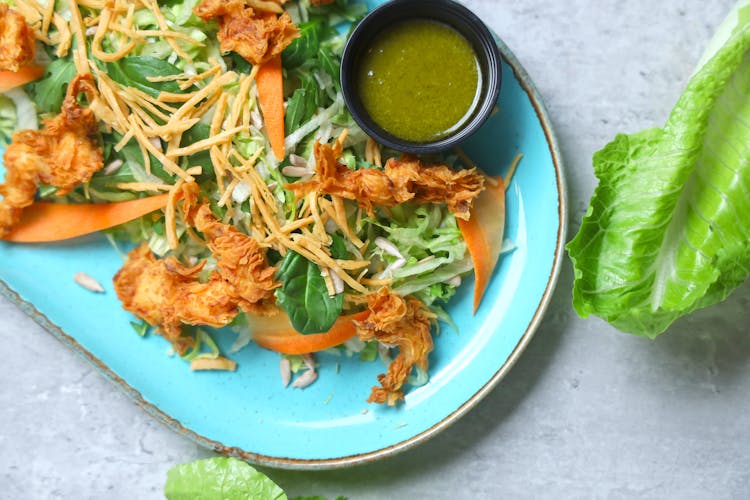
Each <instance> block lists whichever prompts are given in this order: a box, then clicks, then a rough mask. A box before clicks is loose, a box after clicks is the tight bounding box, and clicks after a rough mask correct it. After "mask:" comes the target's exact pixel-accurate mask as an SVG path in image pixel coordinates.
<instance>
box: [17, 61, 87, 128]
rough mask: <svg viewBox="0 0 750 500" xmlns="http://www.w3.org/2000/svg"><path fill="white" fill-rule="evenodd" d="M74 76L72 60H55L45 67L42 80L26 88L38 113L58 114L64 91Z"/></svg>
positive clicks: (74, 68) (74, 69)
mask: <svg viewBox="0 0 750 500" xmlns="http://www.w3.org/2000/svg"><path fill="white" fill-rule="evenodd" d="M75 76H76V66H75V64H73V60H72V58H70V57H68V58H65V59H55V60H54V61H52V62H51V63H50V65H49V66H47V69H46V71H45V72H44V76H43V77H42V79H40V80H37V81H36V82H33V83H30V84H29V85H27V86H26V89H27V90H28V91H29V94H30V96H31V98H32V99H33V101H34V103H36V107H37V111H38V112H39V113H42V114H44V113H59V112H60V108H61V107H62V102H63V99H65V91H66V90H67V88H68V84H69V83H70V81H71V80H72V79H73V78H74V77H75Z"/></svg>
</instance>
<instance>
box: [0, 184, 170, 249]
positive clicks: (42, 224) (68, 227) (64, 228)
mask: <svg viewBox="0 0 750 500" xmlns="http://www.w3.org/2000/svg"><path fill="white" fill-rule="evenodd" d="M167 197H168V195H166V194H162V195H157V196H150V197H148V198H139V199H137V200H130V201H123V202H120V203H102V204H83V203H80V204H72V203H42V202H40V203H35V204H34V205H32V206H31V207H30V208H28V209H27V210H25V211H24V214H23V218H22V219H21V223H20V224H19V225H18V226H17V227H16V228H15V229H14V230H13V232H12V233H10V234H9V235H8V236H7V237H5V238H4V239H6V240H8V241H15V242H19V243H41V242H48V241H61V240H66V239H69V238H76V237H78V236H83V235H86V234H91V233H94V232H96V231H102V230H104V229H109V228H112V227H115V226H119V225H120V224H124V223H126V222H129V221H131V220H134V219H137V218H139V217H142V216H144V215H146V214H149V213H151V212H153V211H154V210H159V209H160V208H164V206H165V205H166V204H167ZM71 221H75V224H71Z"/></svg>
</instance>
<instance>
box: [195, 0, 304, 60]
mask: <svg viewBox="0 0 750 500" xmlns="http://www.w3.org/2000/svg"><path fill="white" fill-rule="evenodd" d="M264 3H267V4H270V5H276V6H278V4H277V3H274V2H264ZM252 4H253V5H254V6H255V7H256V8H255V9H254V8H252V7H249V6H248V5H247V2H246V1H245V0H203V1H202V2H201V3H200V4H198V5H197V6H196V7H195V9H194V10H193V12H194V13H195V15H197V16H198V17H200V18H201V19H203V20H204V21H210V20H211V19H217V20H218V22H219V33H218V35H217V36H218V38H219V42H220V44H221V50H223V51H233V52H236V53H237V54H239V55H241V56H242V57H244V58H245V59H246V60H247V61H248V62H250V63H252V64H253V65H256V64H263V63H264V62H267V61H268V60H270V59H272V58H273V57H275V56H277V55H278V54H281V51H283V50H284V49H285V48H286V47H287V46H288V45H289V44H290V43H292V40H294V39H295V38H297V37H298V36H299V31H298V30H297V27H296V26H295V25H294V23H293V22H292V18H291V17H289V14H288V13H287V12H284V13H282V14H281V15H280V16H278V17H277V16H276V14H275V13H270V12H268V10H267V9H258V7H263V3H259V2H252ZM256 9H258V10H256ZM264 10H265V11H264ZM279 10H280V9H279Z"/></svg>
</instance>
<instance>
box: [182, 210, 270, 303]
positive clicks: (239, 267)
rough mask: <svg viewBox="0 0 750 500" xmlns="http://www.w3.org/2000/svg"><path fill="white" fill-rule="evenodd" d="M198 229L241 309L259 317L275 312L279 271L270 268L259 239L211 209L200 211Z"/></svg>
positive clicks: (197, 215) (195, 223)
mask: <svg viewBox="0 0 750 500" xmlns="http://www.w3.org/2000/svg"><path fill="white" fill-rule="evenodd" d="M194 225H195V229H197V230H198V231H200V232H201V233H203V236H204V237H205V238H206V242H207V244H208V248H209V249H210V250H211V254H213V256H214V257H215V258H216V266H217V268H218V271H219V273H220V274H221V276H222V278H224V280H226V281H227V282H229V283H231V284H232V286H233V287H234V289H235V294H236V296H237V300H238V305H239V307H240V308H241V309H242V310H244V311H251V312H253V313H255V314H269V312H273V311H275V309H273V308H271V306H273V303H274V290H275V289H276V288H278V287H279V286H280V283H279V282H277V281H276V280H275V279H274V275H275V274H276V268H275V267H271V266H269V265H268V262H267V260H266V252H265V250H264V249H263V248H261V246H260V245H259V244H258V242H257V241H256V240H255V238H251V237H250V236H247V235H245V234H242V233H240V232H239V231H237V229H235V227H234V226H230V225H228V224H222V223H220V222H219V221H218V220H217V219H216V217H214V215H213V214H212V213H211V209H210V208H209V206H208V205H202V206H201V207H200V208H199V209H198V212H197V214H196V216H195V221H194ZM269 309H270V310H269Z"/></svg>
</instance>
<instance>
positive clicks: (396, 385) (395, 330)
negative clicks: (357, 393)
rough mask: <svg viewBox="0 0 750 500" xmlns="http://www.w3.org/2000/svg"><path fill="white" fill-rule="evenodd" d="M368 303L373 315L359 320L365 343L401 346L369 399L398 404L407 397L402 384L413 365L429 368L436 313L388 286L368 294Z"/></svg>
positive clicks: (358, 329)
mask: <svg viewBox="0 0 750 500" xmlns="http://www.w3.org/2000/svg"><path fill="white" fill-rule="evenodd" d="M367 305H368V307H369V310H370V315H369V316H368V317H367V319H365V320H364V321H357V322H355V326H356V328H357V336H358V337H359V338H360V340H362V341H364V342H369V341H371V340H377V341H378V342H380V343H382V344H386V345H393V346H397V347H398V349H399V352H398V356H396V358H395V359H394V360H393V361H391V364H390V365H389V366H388V372H387V373H384V374H380V375H378V382H380V385H381V386H380V387H378V386H375V387H373V388H372V392H371V393H370V397H369V399H368V400H367V402H368V403H379V404H387V405H388V406H394V405H395V404H397V403H398V402H399V401H401V400H403V399H404V393H403V391H402V387H403V385H404V383H406V380H407V379H408V378H409V375H410V374H411V371H412V368H414V366H417V367H419V368H420V369H422V370H424V371H425V372H426V371H427V367H428V359H427V358H428V355H429V354H430V352H431V351H432V347H433V344H432V336H431V334H430V327H431V324H432V322H433V321H434V320H435V315H434V314H432V313H431V312H430V311H429V310H428V309H427V307H426V306H425V305H424V304H423V303H422V302H421V301H419V300H417V299H415V298H414V297H402V296H400V295H396V294H394V293H392V292H390V291H389V290H388V289H387V288H382V289H380V291H378V292H377V293H374V294H372V295H370V296H368V297H367Z"/></svg>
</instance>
